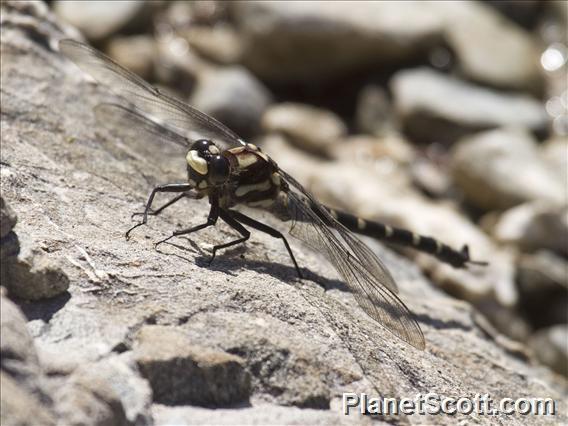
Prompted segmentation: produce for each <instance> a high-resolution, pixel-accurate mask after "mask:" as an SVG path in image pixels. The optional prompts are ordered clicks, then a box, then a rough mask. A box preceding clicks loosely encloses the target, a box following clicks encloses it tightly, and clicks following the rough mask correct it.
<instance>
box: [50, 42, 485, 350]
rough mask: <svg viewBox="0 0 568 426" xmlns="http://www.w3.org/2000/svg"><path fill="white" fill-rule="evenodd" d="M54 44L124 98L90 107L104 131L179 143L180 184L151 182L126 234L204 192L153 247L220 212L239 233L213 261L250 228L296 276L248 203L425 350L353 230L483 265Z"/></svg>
mask: <svg viewBox="0 0 568 426" xmlns="http://www.w3.org/2000/svg"><path fill="white" fill-rule="evenodd" d="M59 46H60V50H61V52H62V53H63V54H64V55H65V56H66V57H67V58H69V59H71V60H72V61H73V62H75V64H77V65H78V66H79V67H80V68H81V69H82V70H83V71H85V72H87V73H88V74H90V75H91V76H92V77H94V78H95V80H97V81H98V82H99V83H101V84H103V85H105V86H107V87H108V88H109V89H110V90H111V91H112V92H113V93H114V94H115V95H117V96H118V97H120V98H123V99H124V100H126V101H127V103H128V106H122V105H118V104H101V105H99V106H97V107H96V109H95V114H96V115H97V118H98V119H99V121H100V122H102V123H103V124H105V125H107V126H111V127H112V126H125V127H129V128H134V129H136V130H137V131H139V132H143V133H145V134H146V135H147V136H150V137H152V138H154V139H156V140H158V141H164V143H174V144H178V145H181V146H182V147H184V148H185V149H186V152H187V155H186V157H185V159H186V163H187V174H188V179H187V182H184V183H171V184H165V185H160V186H157V187H155V188H154V189H153V190H152V192H151V193H150V196H149V198H148V201H147V203H146V207H145V209H144V212H143V214H142V220H141V221H140V222H139V223H137V224H136V225H134V226H133V227H132V228H130V229H129V230H128V231H127V232H126V236H127V237H128V236H129V235H130V233H131V232H132V231H133V230H134V229H136V228H137V227H139V226H141V225H144V224H146V222H147V220H148V216H149V215H157V214H159V213H160V212H162V211H163V210H164V209H165V208H167V207H169V206H171V205H172V204H173V203H175V202H177V201H179V200H180V199H182V198H184V197H189V198H195V199H198V198H205V197H207V198H208V200H209V203H210V211H209V215H208V218H207V221H206V222H205V223H203V224H200V225H197V226H193V227H191V228H188V229H182V230H176V231H174V232H173V233H172V235H170V236H169V237H167V238H165V239H164V240H162V241H160V242H158V243H157V244H160V243H163V242H165V241H167V240H169V239H170V238H172V237H175V236H180V235H186V234H190V233H192V232H196V231H198V230H200V229H203V228H206V227H209V226H213V225H215V224H216V223H217V221H218V219H219V218H220V219H221V220H223V221H224V222H226V223H227V224H228V225H229V226H230V227H231V228H233V229H234V230H235V231H237V232H238V233H239V234H240V237H239V238H237V239H235V240H233V241H229V242H227V243H224V244H220V245H216V246H214V247H213V254H212V258H211V260H213V258H214V257H215V254H216V252H217V251H218V250H220V249H225V248H227V247H231V246H234V245H237V244H241V243H244V242H245V241H247V240H248V239H249V237H250V231H249V230H248V229H247V228H246V227H249V228H253V229H256V230H257V231H260V232H264V233H266V234H268V235H270V236H272V237H275V238H279V239H281V240H282V242H283V243H284V246H285V247H286V249H287V251H288V253H289V255H290V258H291V259H292V262H293V263H294V266H295V268H296V271H297V273H298V275H299V276H300V277H301V276H302V274H301V271H300V268H299V266H298V263H297V262H296V259H295V257H294V254H293V252H292V249H291V248H290V245H289V244H288V241H287V240H286V238H285V236H284V235H283V234H282V233H280V232H279V231H278V230H276V229H274V228H272V227H270V226H268V225H266V224H264V223H261V222H259V221H257V220H255V219H253V218H251V217H249V216H247V215H245V214H244V213H242V212H240V211H237V210H235V207H237V206H239V205H246V206H249V207H255V208H260V209H264V210H266V211H268V212H270V213H272V214H273V215H274V216H276V218H278V219H280V220H281V221H284V222H289V223H290V228H289V233H290V235H292V236H293V237H296V238H298V239H299V240H301V241H303V242H304V243H306V244H307V245H308V246H309V247H311V248H312V249H314V250H316V251H318V252H320V253H323V254H324V256H325V257H326V258H327V259H328V260H329V261H330V263H331V264H332V265H333V266H334V267H335V269H336V270H337V272H339V274H340V275H341V277H342V278H343V279H344V280H345V283H346V284H347V286H348V288H349V289H350V291H351V292H352V293H353V295H354V297H355V299H356V300H357V302H358V303H359V305H360V306H361V308H363V310H364V311H365V312H366V313H367V314H368V315H369V316H370V317H371V318H373V319H374V320H375V321H377V322H378V323H379V324H381V325H382V326H384V327H385V328H386V329H387V330H389V331H390V332H392V333H393V334H394V335H395V336H397V337H399V338H400V339H402V340H403V341H405V342H407V343H409V344H411V345H412V346H414V347H416V348H419V349H424V347H425V341H424V335H423V334H422V331H421V330H420V327H419V325H418V324H417V322H416V321H415V320H414V318H413V315H412V313H411V312H410V311H409V309H408V308H407V307H406V306H405V305H404V303H403V302H402V301H401V300H400V298H399V297H398V296H397V292H398V289H397V286H396V284H395V281H394V279H393V277H392V275H391V274H390V272H389V271H388V269H387V268H386V266H385V265H384V263H383V262H382V261H381V260H379V259H378V258H377V256H376V255H375V254H374V253H373V252H372V251H371V250H370V249H369V248H368V247H367V246H366V245H365V244H363V243H362V242H361V241H360V240H359V239H358V238H357V237H356V236H355V235H353V233H352V232H356V233H359V234H363V235H367V236H371V237H375V238H379V239H383V240H386V241H388V242H393V243H398V244H402V245H408V246H411V247H413V248H415V249H417V250H420V251H424V252H426V253H430V254H432V255H434V256H436V257H437V258H438V259H439V260H441V261H443V262H447V263H449V264H451V265H453V266H454V267H458V268H461V267H464V266H466V265H467V264H468V263H481V262H473V261H472V260H471V259H470V257H469V252H468V249H467V246H464V248H463V249H462V250H459V251H458V250H454V249H452V248H451V247H449V246H447V245H446V244H443V243H441V242H439V241H437V240H435V239H433V238H430V237H423V236H420V235H417V234H415V233H412V232H410V231H407V230H404V229H399V228H395V227H391V226H387V225H384V224H381V223H378V222H372V221H367V220H364V219H361V218H357V217H355V216H352V215H350V214H347V213H343V212H338V211H334V210H332V209H330V208H328V207H326V206H324V205H323V204H321V203H319V202H318V201H317V200H316V198H315V197H314V196H313V195H312V194H310V193H309V192H308V191H307V190H306V189H305V188H304V187H303V186H302V185H301V184H300V183H298V182H297V181H296V180H295V179H294V178H293V177H292V176H290V175H289V174H288V173H286V172H285V171H284V170H282V169H280V168H279V167H278V165H277V164H276V162H275V161H273V160H272V159H271V158H270V157H269V156H268V155H266V153H264V152H263V151H262V150H261V149H260V148H259V147H257V146H255V145H253V144H250V143H246V142H245V141H244V140H243V139H241V138H240V137H239V136H238V135H237V134H235V133H234V132H233V131H232V130H230V129H229V128H228V127H226V126H225V125H223V124H222V123H220V122H219V121H217V120H216V119H214V118H213V117H210V116H209V115H207V114H205V113H203V112H201V111H199V110H197V109H195V108H193V107H191V106H190V105H188V104H186V103H184V102H182V101H180V100H178V99H176V98H174V97H172V96H169V95H167V94H165V93H163V92H162V91H160V90H158V89H157V88H155V87H154V86H152V85H150V84H149V83H147V82H146V81H144V80H143V79H141V78H140V77H138V76H137V75H135V74H134V73H132V72H130V71H128V70H127V69H125V68H124V67H122V66H120V65H119V64H118V63H116V62H115V61H113V60H112V59H110V58H109V57H107V56H106V55H104V54H103V53H101V52H99V51H98V50H96V49H94V48H92V47H90V46H88V45H86V44H83V43H81V42H78V41H74V40H63V41H61V42H60V44H59ZM186 135H193V136H194V137H193V136H192V137H191V138H190V137H188V136H186ZM161 192H170V193H178V195H177V196H175V197H174V198H173V199H172V200H170V201H169V202H167V203H166V204H164V205H163V206H161V207H160V208H158V209H156V210H152V203H153V201H154V197H155V195H156V194H157V193H161Z"/></svg>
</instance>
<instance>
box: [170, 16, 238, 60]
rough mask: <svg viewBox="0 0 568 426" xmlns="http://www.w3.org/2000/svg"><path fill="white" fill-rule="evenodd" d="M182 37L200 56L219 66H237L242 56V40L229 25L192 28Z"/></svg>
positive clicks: (181, 33)
mask: <svg viewBox="0 0 568 426" xmlns="http://www.w3.org/2000/svg"><path fill="white" fill-rule="evenodd" d="M180 35H181V36H182V37H184V38H185V39H186V40H187V42H188V43H189V45H190V46H191V47H192V48H193V49H195V50H196V51H197V52H198V53H199V55H201V56H203V57H204V58H206V59H208V60H210V61H212V62H215V63H217V64H223V65H232V64H236V63H238V62H239V60H240V58H241V56H242V50H243V46H242V40H241V38H240V37H239V35H238V34H237V32H236V31H235V29H234V28H233V27H231V26H229V25H223V24H217V25H215V26H212V27H210V26H190V27H189V28H188V29H187V30H185V31H182V32H180Z"/></svg>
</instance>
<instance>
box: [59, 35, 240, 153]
mask: <svg viewBox="0 0 568 426" xmlns="http://www.w3.org/2000/svg"><path fill="white" fill-rule="evenodd" d="M59 48H60V50H61V52H62V53H63V54H64V55H65V56H66V57H67V58H69V59H70V60H72V61H73V62H74V63H75V64H77V65H78V66H79V67H80V68H81V69H82V70H83V71H85V72H86V73H88V74H90V75H91V76H92V77H93V78H95V80H97V81H98V82H99V83H101V84H103V85H105V86H107V87H108V88H109V89H110V90H111V91H112V92H113V93H114V94H116V95H117V96H119V97H121V98H123V99H125V100H126V101H128V102H129V103H131V104H132V105H134V106H135V107H136V108H137V109H139V110H140V111H142V112H143V113H145V114H149V115H151V116H153V117H156V118H158V119H159V120H163V121H164V122H166V123H167V124H168V125H170V126H172V127H174V128H175V129H176V130H178V131H179V132H180V133H181V134H184V135H187V136H188V137H190V138H191V139H192V140H195V139H202V138H204V139H210V140H212V141H213V142H215V143H216V144H218V145H219V146H220V147H221V148H222V149H228V148H231V147H234V146H239V145H242V144H244V142H243V141H242V140H241V139H240V138H239V136H238V135H237V134H235V133H234V132H233V131H232V130H230V129H229V128H228V127H227V126H225V125H224V124H222V123H220V122H219V121H217V120H215V119H214V118H213V117H210V116H209V115H207V114H205V113H203V112H201V111H199V110H197V109H195V108H193V107H191V106H190V105H187V104H186V103H185V102H182V101H180V100H178V99H176V98H174V97H172V96H169V95H167V94H165V93H163V92H161V91H160V90H158V89H157V88H155V87H154V86H152V85H151V84H149V83H147V82H146V81H144V80H143V79H141V78H140V77H138V76H137V75H136V74H134V73H133V72H131V71H129V70H127V69H126V68H124V67H122V66H121V65H119V64H118V63H116V62H115V61H113V60H112V59H111V58H109V57H108V56H106V55H105V54H103V53H101V52H99V51H98V50H97V49H94V48H93V47H91V46H88V45H86V44H84V43H81V42H78V41H75V40H69V39H67V40H62V41H61V42H60V43H59Z"/></svg>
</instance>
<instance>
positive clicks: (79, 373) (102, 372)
mask: <svg viewBox="0 0 568 426" xmlns="http://www.w3.org/2000/svg"><path fill="white" fill-rule="evenodd" d="M151 397H152V391H151V390H150V387H149V386H148V383H147V382H146V381H145V380H144V379H142V378H141V377H140V376H139V374H138V371H137V370H136V367H135V365H134V363H133V362H132V361H128V360H126V359H125V357H119V356H116V355H114V356H111V357H109V358H106V359H104V360H101V361H98V362H94V363H89V364H86V365H83V366H80V367H79V368H77V369H76V370H75V371H74V372H73V373H72V374H71V375H70V376H69V378H68V379H67V380H66V382H65V384H64V385H63V386H60V387H59V388H58V389H57V390H56V391H55V396H54V398H55V402H56V406H57V412H58V415H59V416H60V418H61V419H62V420H63V422H64V423H65V424H69V425H101V426H102V425H110V424H113V425H114V424H115V425H151V424H153V421H152V415H151V413H150V404H151V401H152V398H151Z"/></svg>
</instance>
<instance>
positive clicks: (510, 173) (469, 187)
mask: <svg viewBox="0 0 568 426" xmlns="http://www.w3.org/2000/svg"><path fill="white" fill-rule="evenodd" d="M452 175H453V178H454V181H455V183H456V184H457V185H458V186H459V188H460V189H461V190H462V191H463V193H464V195H465V197H466V199H467V200H468V201H469V202H471V203H472V204H473V205H475V206H477V207H479V208H481V209H483V210H492V209H500V210H502V209H506V208H509V207H512V206H515V205H518V204H521V203H524V202H529V201H538V200H540V201H543V202H549V203H553V204H562V203H563V202H565V200H566V182H562V180H560V179H558V176H557V175H556V174H555V173H553V172H551V170H550V167H549V166H548V165H547V164H546V162H545V161H543V159H542V157H541V155H540V152H539V148H538V146H537V143H536V141H535V140H534V139H533V138H532V137H531V136H530V135H529V134H528V133H526V132H524V131H521V130H518V129H499V130H493V131H489V132H484V133H480V134H478V135H474V136H471V137H469V138H464V139H463V140H460V141H459V143H458V144H456V146H455V149H454V151H453V154H452Z"/></svg>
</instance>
